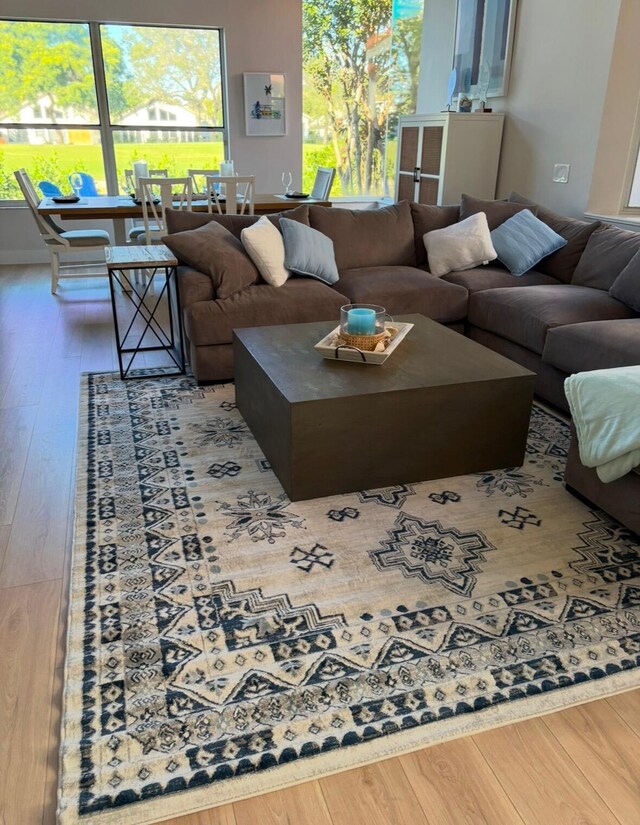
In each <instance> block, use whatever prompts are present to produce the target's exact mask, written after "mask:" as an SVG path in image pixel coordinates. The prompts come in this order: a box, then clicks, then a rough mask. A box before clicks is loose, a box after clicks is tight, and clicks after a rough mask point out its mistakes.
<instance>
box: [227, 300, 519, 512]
mask: <svg viewBox="0 0 640 825" xmlns="http://www.w3.org/2000/svg"><path fill="white" fill-rule="evenodd" d="M396 320H398V321H407V322H410V323H413V324H415V326H414V328H413V329H412V330H411V332H410V333H409V334H408V336H407V337H406V338H405V340H404V341H403V342H402V343H401V344H400V345H399V347H398V349H397V350H396V351H395V352H394V353H393V354H392V355H391V356H390V358H389V359H388V361H387V362H386V363H385V364H382V365H380V366H378V365H372V364H357V363H347V362H340V361H329V360H326V359H324V358H322V357H321V356H320V355H319V354H318V353H317V352H316V351H315V350H314V349H313V346H314V344H316V343H317V342H318V341H319V340H320V338H322V336H323V335H326V334H327V333H328V332H329V331H330V330H331V329H332V328H333V326H335V324H333V323H332V322H330V321H325V322H321V323H313V324H291V325H285V326H273V327H252V328H249V329H238V330H236V331H235V333H234V339H233V345H234V361H235V375H236V379H235V380H236V399H237V404H238V409H239V410H240V413H241V414H242V415H243V417H244V419H245V421H246V422H247V424H248V425H249V427H250V429H251V432H252V433H253V435H254V436H255V438H256V440H257V442H258V444H259V445H260V447H261V448H262V450H263V452H264V454H265V456H266V457H267V458H268V460H269V462H270V463H271V466H272V468H273V470H274V472H275V474H276V475H277V477H278V479H279V480H280V483H281V484H282V486H283V487H284V489H285V491H286V493H287V495H288V496H289V497H290V498H291V499H292V500H293V501H297V500H299V499H307V498H317V497H319V496H328V495H334V494H337V493H348V492H354V491H357V490H371V489H374V488H376V487H388V486H390V485H393V484H406V483H410V482H415V481H426V480H428V479H433V478H447V477H449V476H457V475H465V474H467V473H476V472H482V471H484V470H492V469H498V468H501V467H515V466H520V465H521V464H522V462H523V457H524V449H525V443H526V438H527V428H528V424H529V415H530V412H531V402H532V396H533V385H534V380H535V375H534V373H532V372H529V370H526V369H524V368H523V367H520V366H519V365H518V364H515V363H514V362H513V361H509V360H508V359H507V358H504V357H503V356H502V355H498V354H497V353H495V352H493V351H492V350H489V349H486V347H483V346H481V345H480V344H477V343H476V342H475V341H471V340H470V339H468V338H465V337H463V336H462V335H460V334H459V333H457V332H453V331H452V330H449V329H447V328H446V327H443V326H442V325H441V324H438V323H436V322H435V321H431V320H429V319H428V318H425V317H423V316H422V315H406V316H403V317H401V318H397V319H396Z"/></svg>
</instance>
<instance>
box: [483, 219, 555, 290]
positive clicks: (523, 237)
mask: <svg viewBox="0 0 640 825" xmlns="http://www.w3.org/2000/svg"><path fill="white" fill-rule="evenodd" d="M491 241H492V243H493V247H494V249H495V251H496V253H497V255H498V260H499V261H501V262H502V263H503V264H504V265H505V266H506V267H507V269H508V270H509V271H510V272H511V274H512V275H524V274H525V272H528V271H529V270H530V269H533V267H534V266H535V265H536V264H537V263H538V262H539V261H541V260H542V259H543V258H546V257H547V255H551V253H552V252H556V251H557V250H558V249H561V248H562V247H563V246H566V244H567V241H566V240H565V239H564V238H563V237H562V236H561V235H558V233H557V232H554V231H553V229H551V227H550V226H547V224H546V223H543V222H542V221H541V220H538V218H536V216H535V215H534V214H533V212H531V210H529V209H524V210H523V211H522V212H518V214H517V215H514V216H513V217H511V218H509V219H508V220H506V221H505V222H504V223H503V224H501V225H500V226H499V227H498V228H497V229H494V230H493V232H492V233H491Z"/></svg>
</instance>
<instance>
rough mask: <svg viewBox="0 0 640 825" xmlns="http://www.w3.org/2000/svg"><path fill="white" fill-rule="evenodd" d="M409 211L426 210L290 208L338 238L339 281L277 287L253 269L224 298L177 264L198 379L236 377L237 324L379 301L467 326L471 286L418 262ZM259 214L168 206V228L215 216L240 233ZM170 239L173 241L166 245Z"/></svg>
mask: <svg viewBox="0 0 640 825" xmlns="http://www.w3.org/2000/svg"><path fill="white" fill-rule="evenodd" d="M426 209H427V210H430V208H429V207H427V208H426ZM412 211H413V212H416V213H419V214H420V213H421V208H420V206H419V205H416V204H414V205H410V204H409V202H408V201H402V202H401V203H398V204H393V205H392V206H388V207H385V208H383V209H377V210H353V211H351V210H346V209H330V208H328V207H323V206H314V205H311V206H307V205H303V206H300V207H298V208H297V209H295V210H291V211H289V212H287V213H286V215H285V216H286V217H287V218H293V219H294V220H299V221H302V222H303V223H306V224H308V225H309V226H311V227H313V228H314V229H317V230H319V231H320V232H323V233H324V234H326V235H329V237H331V239H332V240H333V244H334V252H335V257H336V264H337V266H338V270H339V272H340V280H339V281H338V283H337V284H335V286H334V287H330V286H327V285H326V284H324V283H321V282H320V281H317V280H313V279H311V278H300V277H292V278H290V279H289V280H288V281H287V282H286V283H285V284H284V286H281V287H272V286H269V285H268V284H266V283H264V282H263V281H262V280H261V279H260V278H259V276H258V275H257V272H256V281H255V283H253V284H251V285H250V286H248V287H245V288H244V289H242V290H239V291H238V292H236V293H235V294H233V295H231V296H229V297H226V298H222V299H221V298H218V297H217V296H216V294H215V290H214V288H213V283H212V279H211V277H209V276H207V275H205V274H204V273H203V272H202V271H198V270H196V269H194V268H193V266H191V267H186V266H183V267H180V270H179V284H180V296H181V302H182V310H183V318H184V325H185V334H186V337H187V341H188V347H189V360H190V363H191V368H192V370H193V373H194V375H195V377H196V378H197V380H198V381H221V380H225V379H229V378H232V377H233V352H232V345H231V341H232V331H233V329H234V328H236V327H249V326H266V325H271V324H296V323H305V322H308V321H333V320H335V321H336V322H337V320H338V318H339V317H340V307H341V306H343V305H344V304H348V303H368V304H380V305H382V306H384V307H385V308H386V310H387V312H389V313H390V314H391V315H401V314H403V313H409V312H419V313H421V314H423V315H426V316H427V317H429V318H433V319H434V320H435V321H439V322H441V323H444V324H451V325H456V324H457V325H458V326H459V327H460V329H462V325H463V324H464V320H465V318H466V316H467V298H468V291H467V289H466V288H464V287H463V286H460V285H458V284H454V283H448V282H447V281H445V280H443V279H440V278H436V277H435V276H433V275H431V274H430V273H429V272H427V271H425V269H424V268H419V267H418V261H417V257H416V238H415V230H414V220H413V217H412ZM428 216H429V217H431V216H433V218H434V219H435V224H436V225H438V224H439V223H442V216H441V214H440V213H439V212H435V213H432V212H430V211H428ZM457 219H458V209H457V207H456V208H453V209H448V211H446V212H445V220H446V222H447V223H453V222H455V221H457ZM257 220H258V218H257V217H253V216H240V215H233V216H220V215H209V214H207V213H197V212H178V211H172V210H169V211H168V213H167V228H168V231H169V233H170V234H175V233H182V232H188V231H189V232H194V230H198V229H200V228H202V227H204V226H205V225H206V224H207V223H209V222H210V221H215V222H217V223H221V224H222V225H223V226H225V228H227V229H229V231H230V232H232V233H233V234H234V235H235V236H236V237H238V238H239V237H240V233H241V231H242V229H243V228H244V227H245V226H249V225H251V224H252V223H253V222H255V221H257ZM271 220H273V222H274V223H275V224H276V225H278V216H271ZM427 224H429V225H430V222H429V221H427ZM424 231H428V230H427V229H425V230H424ZM420 237H422V236H420ZM171 240H172V239H171V238H169V239H168V241H169V243H171ZM192 263H193V259H192Z"/></svg>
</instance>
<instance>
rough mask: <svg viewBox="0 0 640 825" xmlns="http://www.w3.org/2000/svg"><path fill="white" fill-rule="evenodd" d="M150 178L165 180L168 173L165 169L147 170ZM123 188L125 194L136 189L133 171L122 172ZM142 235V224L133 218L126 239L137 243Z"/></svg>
mask: <svg viewBox="0 0 640 825" xmlns="http://www.w3.org/2000/svg"><path fill="white" fill-rule="evenodd" d="M149 177H150V178H167V177H169V172H168V170H167V169H149ZM124 179H125V188H126V191H127V192H134V191H135V188H136V179H135V176H134V174H133V169H125V170H124ZM142 234H144V223H142V222H141V221H139V220H138V219H137V218H133V220H132V226H131V229H129V232H128V233H127V237H128V238H129V240H130V241H131V242H132V243H137V242H138V238H139V237H140V235H142Z"/></svg>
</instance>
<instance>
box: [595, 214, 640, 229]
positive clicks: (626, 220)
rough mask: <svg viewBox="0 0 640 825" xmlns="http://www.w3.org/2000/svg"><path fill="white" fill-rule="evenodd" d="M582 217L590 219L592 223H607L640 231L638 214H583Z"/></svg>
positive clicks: (639, 216) (639, 215)
mask: <svg viewBox="0 0 640 825" xmlns="http://www.w3.org/2000/svg"><path fill="white" fill-rule="evenodd" d="M584 216H585V218H590V219H591V220H594V221H607V223H615V224H622V225H623V226H628V227H629V228H630V229H634V230H636V231H638V230H640V214H638V215H630V214H629V213H626V214H624V215H601V214H600V213H599V212H585V213H584Z"/></svg>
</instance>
